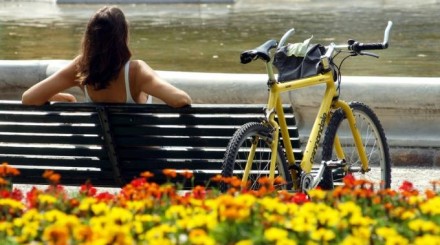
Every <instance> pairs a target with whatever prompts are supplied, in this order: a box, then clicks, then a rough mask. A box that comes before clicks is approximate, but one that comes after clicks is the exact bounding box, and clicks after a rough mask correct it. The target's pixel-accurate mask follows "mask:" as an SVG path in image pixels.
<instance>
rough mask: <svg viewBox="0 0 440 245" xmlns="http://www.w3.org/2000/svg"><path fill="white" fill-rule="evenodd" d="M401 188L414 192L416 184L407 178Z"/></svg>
mask: <svg viewBox="0 0 440 245" xmlns="http://www.w3.org/2000/svg"><path fill="white" fill-rule="evenodd" d="M399 190H401V191H407V192H412V191H414V185H413V183H411V182H409V181H406V180H405V181H403V183H402V185H401V186H400V187H399Z"/></svg>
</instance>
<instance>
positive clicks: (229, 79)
mask: <svg viewBox="0 0 440 245" xmlns="http://www.w3.org/2000/svg"><path fill="white" fill-rule="evenodd" d="M67 62H68V61H66V60H23V61H10V60H0V89H1V91H2V92H1V93H2V96H1V98H2V99H20V98H21V93H22V92H23V91H24V90H25V89H26V88H27V87H29V86H31V85H32V84H34V83H36V82H38V81H40V80H42V79H43V78H45V77H46V76H48V75H50V74H52V73H54V72H55V71H57V70H58V69H60V68H61V67H63V66H65V65H66V64H67ZM158 73H159V74H160V75H161V76H162V77H163V78H164V79H166V80H168V81H169V82H170V83H172V84H174V85H176V86H178V87H180V88H182V89H184V90H185V91H188V93H189V94H190V95H191V97H192V98H193V100H194V103H237V104H238V103H244V104H248V103H265V102H266V99H267V87H266V80H267V77H266V75H265V74H228V73H201V72H175V71H158ZM341 88H342V89H341V98H342V99H344V100H346V101H352V100H356V101H361V102H364V103H365V104H367V105H369V106H370V107H371V108H372V109H373V110H374V111H375V112H376V114H377V115H378V117H379V119H380V120H381V122H382V124H383V126H384V129H385V132H386V135H387V138H388V143H389V145H390V148H391V152H392V158H393V163H394V164H395V165H413V166H430V167H432V166H440V100H439V95H440V78H430V77H354V76H346V77H343V78H342V85H341ZM69 92H72V93H74V94H75V95H76V96H77V97H78V98H79V99H82V98H83V94H82V92H81V91H80V90H79V89H77V90H72V91H69ZM323 92H324V87H323V86H315V87H312V88H307V89H301V90H297V91H295V92H292V93H291V94H286V97H285V101H290V103H292V105H293V106H294V108H295V112H296V114H297V117H298V119H299V122H298V123H299V130H300V134H301V135H308V133H309V131H310V127H311V124H312V122H313V119H314V118H315V116H316V113H317V108H318V105H319V103H320V98H321V97H322V95H323ZM306 140H307V139H306V138H303V139H302V141H303V142H306Z"/></svg>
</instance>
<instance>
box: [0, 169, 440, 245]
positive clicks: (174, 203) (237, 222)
mask: <svg viewBox="0 0 440 245" xmlns="http://www.w3.org/2000/svg"><path fill="white" fill-rule="evenodd" d="M17 174H18V171H17V170H15V169H13V168H11V167H9V166H8V165H7V164H3V165H2V166H1V167H0V176H1V178H0V194H1V197H2V198H1V199H0V212H1V213H0V244H2V245H3V244H57V245H61V244H93V245H99V244H130V245H131V244H240V245H244V244H307V245H308V244H423V245H427V244H440V192H439V191H437V190H436V187H437V185H438V184H439V182H438V181H433V182H432V183H433V188H432V189H430V190H426V191H424V192H419V191H418V190H415V189H414V188H413V187H412V185H411V183H409V182H405V183H404V184H403V185H402V186H401V187H400V188H399V189H398V190H391V189H386V190H380V189H375V185H374V184H373V183H370V182H368V181H364V180H356V179H354V178H353V177H351V176H348V177H346V178H345V179H344V185H343V186H340V187H337V188H335V189H334V190H332V191H322V190H319V189H315V190H311V191H310V192H309V193H308V195H305V194H304V193H288V192H285V191H275V190H274V187H273V185H271V184H270V183H269V181H268V180H267V179H261V180H260V184H261V186H262V187H261V188H260V189H259V190H256V191H237V190H238V189H240V188H239V187H240V181H239V180H237V179H235V178H221V177H217V178H214V179H212V185H214V184H215V183H217V182H219V181H225V182H228V184H230V185H232V186H235V187H236V188H231V190H230V191H229V192H228V193H220V192H219V191H217V190H216V188H206V187H202V186H195V187H194V188H193V189H192V190H191V191H188V192H182V191H180V190H179V185H178V184H172V182H168V183H166V184H163V185H158V184H156V183H154V182H150V181H149V179H151V178H152V177H153V176H152V175H151V174H150V173H148V172H146V173H143V174H142V175H141V176H140V177H139V178H137V179H134V180H133V181H132V182H131V183H130V184H128V185H126V186H125V187H124V188H122V189H121V190H120V192H118V193H115V194H111V193H107V192H101V193H99V192H98V191H97V190H96V188H94V187H93V186H92V184H91V183H86V184H84V185H83V186H81V187H80V189H79V191H78V192H77V193H76V192H75V193H70V194H67V193H66V191H65V189H64V188H63V186H62V185H60V184H59V181H60V177H61V176H59V175H58V174H57V173H54V172H51V171H46V172H45V175H44V176H45V178H46V179H47V180H48V182H49V184H50V185H49V186H48V188H46V189H37V188H35V187H34V188H32V189H31V190H30V191H28V192H27V193H22V192H21V191H20V190H17V189H13V188H11V185H10V184H9V181H8V179H9V178H10V177H12V176H14V175H17ZM165 174H166V175H167V176H169V177H170V178H174V177H176V176H180V177H183V178H184V179H186V180H187V181H190V179H192V178H193V176H192V174H191V173H190V172H184V173H176V172H175V171H173V170H167V171H165ZM276 181H280V180H276Z"/></svg>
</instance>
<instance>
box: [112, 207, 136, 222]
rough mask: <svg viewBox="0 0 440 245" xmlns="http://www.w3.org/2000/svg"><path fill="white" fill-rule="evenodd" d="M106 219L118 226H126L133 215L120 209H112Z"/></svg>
mask: <svg viewBox="0 0 440 245" xmlns="http://www.w3.org/2000/svg"><path fill="white" fill-rule="evenodd" d="M106 217H108V218H109V219H110V220H112V221H113V222H117V223H118V224H127V223H128V222H130V221H132V220H133V214H132V213H131V212H130V211H129V210H127V209H124V208H121V207H112V208H111V209H110V212H109V214H108V215H107V216H106Z"/></svg>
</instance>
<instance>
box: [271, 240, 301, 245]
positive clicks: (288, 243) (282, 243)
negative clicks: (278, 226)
mask: <svg viewBox="0 0 440 245" xmlns="http://www.w3.org/2000/svg"><path fill="white" fill-rule="evenodd" d="M275 244H276V245H296V241H294V240H290V239H280V240H278V241H277V242H276V243H275Z"/></svg>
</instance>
